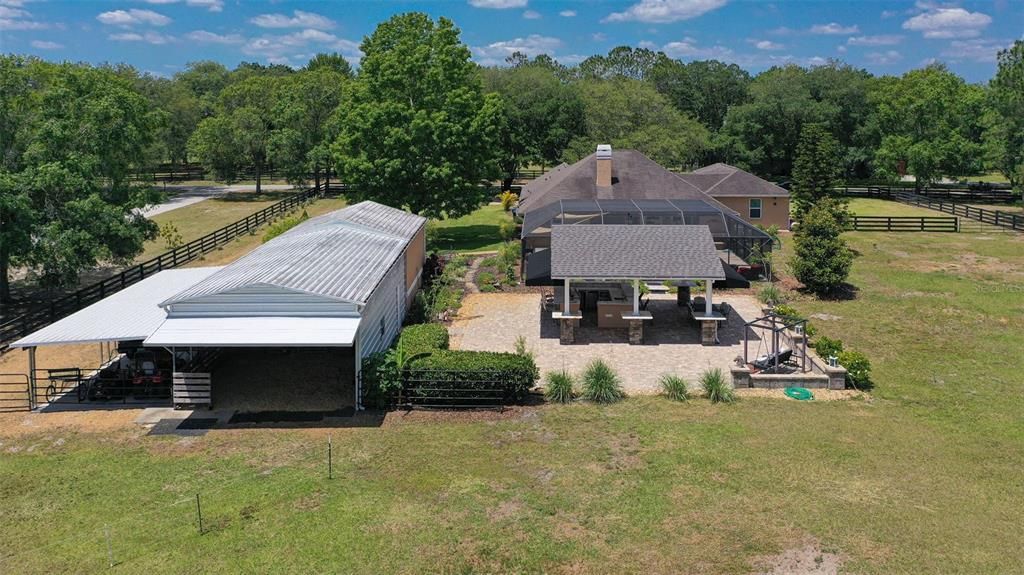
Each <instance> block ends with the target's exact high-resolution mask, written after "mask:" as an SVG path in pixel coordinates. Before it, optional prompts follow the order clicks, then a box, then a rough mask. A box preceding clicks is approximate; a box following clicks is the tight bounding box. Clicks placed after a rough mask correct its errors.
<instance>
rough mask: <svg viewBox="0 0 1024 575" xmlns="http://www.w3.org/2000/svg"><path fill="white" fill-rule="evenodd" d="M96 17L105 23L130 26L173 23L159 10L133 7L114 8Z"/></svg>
mask: <svg viewBox="0 0 1024 575" xmlns="http://www.w3.org/2000/svg"><path fill="white" fill-rule="evenodd" d="M96 19H97V20H99V21H100V22H102V23H103V24H108V25H110V26H122V27H125V28H127V27H130V26H135V25H137V24H149V25H150V26H166V25H168V24H170V23H171V19H170V18H168V17H167V16H164V15H163V14H160V13H159V12H154V11H152V10H139V9H137V8H132V9H131V10H113V11H110V12H103V13H101V14H100V15H98V16H96Z"/></svg>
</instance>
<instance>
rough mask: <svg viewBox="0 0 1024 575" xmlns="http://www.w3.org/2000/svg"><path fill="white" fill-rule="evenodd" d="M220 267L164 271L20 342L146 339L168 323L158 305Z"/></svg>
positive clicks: (24, 344) (22, 344) (20, 344)
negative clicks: (165, 321)
mask: <svg viewBox="0 0 1024 575" xmlns="http://www.w3.org/2000/svg"><path fill="white" fill-rule="evenodd" d="M219 269H221V268H220V267H204V268H183V269H176V270H164V271H162V272H158V273H156V274H154V275H152V276H149V277H148V278H146V279H144V280H142V281H140V282H138V283H136V284H134V285H131V286H128V287H126V288H125V289H123V290H121V291H119V292H117V293H115V294H113V295H111V296H108V297H106V298H104V299H102V300H100V301H98V302H96V303H94V304H92V305H90V306H88V307H86V308H83V309H81V310H79V311H77V312H75V313H73V314H71V315H69V316H68V317H66V318H64V319H62V320H60V321H57V322H54V323H52V324H50V325H48V326H46V327H44V328H42V329H40V330H38V331H35V332H32V333H30V334H29V335H27V336H25V337H23V338H21V339H19V340H18V341H16V342H14V343H13V344H11V347H35V346H40V345H61V344H70V343H90V342H101V341H131V340H138V339H146V338H147V337H149V336H150V334H152V333H153V332H154V331H156V329H157V328H158V327H160V324H161V323H163V322H164V320H165V319H167V312H165V311H164V310H163V308H161V307H160V302H162V301H164V300H165V299H167V298H169V297H171V296H172V295H174V294H176V293H178V292H180V291H181V290H183V289H185V288H188V287H191V286H193V285H195V284H196V283H198V282H200V281H202V280H204V279H206V278H207V277H209V276H210V275H212V274H213V273H214V272H216V271H217V270H219Z"/></svg>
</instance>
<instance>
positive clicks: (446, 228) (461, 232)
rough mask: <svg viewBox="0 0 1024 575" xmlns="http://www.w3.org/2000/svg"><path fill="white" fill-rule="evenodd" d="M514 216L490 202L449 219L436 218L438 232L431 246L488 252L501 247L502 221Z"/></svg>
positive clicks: (435, 248)
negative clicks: (500, 227) (463, 214)
mask: <svg viewBox="0 0 1024 575" xmlns="http://www.w3.org/2000/svg"><path fill="white" fill-rule="evenodd" d="M511 219H512V216H511V215H510V214H509V213H507V212H505V211H504V210H502V209H501V206H500V205H498V204H487V205H485V206H483V207H482V208H480V209H478V210H477V211H475V212H473V213H471V214H469V215H466V216H462V217H461V218H452V219H448V220H436V221H435V223H434V224H433V225H434V226H435V228H434V229H435V230H436V232H435V233H434V238H433V242H432V244H431V245H430V246H429V248H430V249H434V250H437V251H443V252H489V251H494V250H497V249H498V248H499V247H501V244H502V240H501V234H500V232H499V226H500V225H501V222H503V221H506V220H511Z"/></svg>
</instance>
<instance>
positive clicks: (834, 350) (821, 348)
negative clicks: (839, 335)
mask: <svg viewBox="0 0 1024 575" xmlns="http://www.w3.org/2000/svg"><path fill="white" fill-rule="evenodd" d="M814 351H816V352H818V356H819V357H821V359H824V360H828V358H829V357H830V356H835V357H839V354H840V353H842V352H843V340H841V339H832V338H830V337H827V336H824V335H823V336H821V337H819V338H818V340H817V341H815V342H814Z"/></svg>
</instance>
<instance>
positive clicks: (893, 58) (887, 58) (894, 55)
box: [865, 50, 903, 66]
mask: <svg viewBox="0 0 1024 575" xmlns="http://www.w3.org/2000/svg"><path fill="white" fill-rule="evenodd" d="M865 59H866V60H867V61H868V63H869V64H875V65H876V66H888V65H889V64H895V63H896V62H899V61H900V60H902V59H903V54H900V53H899V52H897V51H896V50H886V51H885V52H869V53H868V54H867V55H866V56H865Z"/></svg>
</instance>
